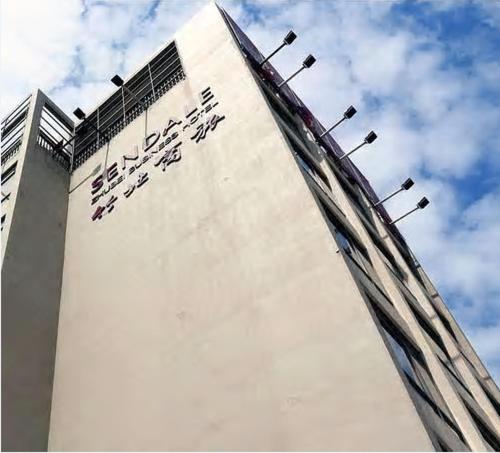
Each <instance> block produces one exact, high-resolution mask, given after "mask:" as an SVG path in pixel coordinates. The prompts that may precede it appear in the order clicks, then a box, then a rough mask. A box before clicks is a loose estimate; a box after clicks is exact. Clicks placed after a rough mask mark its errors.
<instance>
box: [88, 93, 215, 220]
mask: <svg viewBox="0 0 500 453" xmlns="http://www.w3.org/2000/svg"><path fill="white" fill-rule="evenodd" d="M199 97H200V103H199V104H198V105H195V106H193V105H191V106H188V107H186V112H185V116H184V118H183V119H180V118H178V117H171V118H170V119H169V120H168V121H167V123H166V125H165V126H164V128H162V129H160V130H156V131H153V132H152V133H151V134H149V135H148V136H147V137H145V138H144V141H143V143H142V151H139V147H138V146H137V145H136V146H134V148H133V150H132V151H131V152H130V154H124V155H123V156H122V157H121V161H120V162H114V163H113V164H111V165H110V166H108V167H107V168H106V169H105V170H104V172H103V173H102V174H100V175H99V176H97V178H95V179H94V180H93V181H92V184H91V189H90V191H91V202H90V204H91V206H92V209H93V212H92V215H91V219H92V220H93V221H98V220H101V219H102V218H103V217H104V216H106V215H108V214H111V213H112V212H113V210H114V209H115V205H118V204H120V203H121V202H123V201H124V200H126V199H128V198H130V197H133V196H134V193H135V192H136V191H138V190H141V187H143V186H144V185H145V184H148V183H149V180H150V176H152V175H153V173H155V172H157V171H159V169H161V170H162V171H163V172H165V171H167V169H168V167H169V166H170V165H174V164H176V163H178V162H179V161H180V160H181V157H182V152H181V149H182V144H183V140H185V141H188V140H189V141H192V142H193V143H194V144H197V143H199V142H200V141H202V140H205V139H206V137H207V135H209V134H210V133H212V132H213V131H214V130H215V129H216V128H217V125H218V124H219V123H220V122H221V121H223V120H224V119H225V116H224V115H220V114H218V113H214V111H213V110H214V109H215V107H217V105H219V103H218V102H217V101H216V100H215V96H214V95H213V94H212V91H211V89H210V87H208V88H206V89H204V90H203V91H202V92H201V93H200V96H199ZM181 138H182V139H181ZM151 163H152V164H151ZM150 173H151V175H150Z"/></svg>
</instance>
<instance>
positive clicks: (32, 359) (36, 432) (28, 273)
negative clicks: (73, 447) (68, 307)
mask: <svg viewBox="0 0 500 453" xmlns="http://www.w3.org/2000/svg"><path fill="white" fill-rule="evenodd" d="M31 102H32V104H31V106H30V112H29V116H28V122H27V125H26V135H25V141H24V143H23V147H24V148H23V149H22V150H21V153H22V155H20V157H19V164H18V170H17V171H18V172H20V174H19V176H18V178H19V185H18V189H17V194H16V198H15V204H14V206H13V210H12V213H11V221H10V222H11V223H10V230H9V236H8V239H7V241H6V244H5V253H4V256H3V266H2V449H3V450H12V451H20V450H24V451H33V450H46V449H47V441H48V432H49V422H50V407H51V399H52V383H53V373H54V362H55V348H56V338H57V327H58V316H59V303H60V293H61V280H62V270H63V259H64V242H65V232H66V216H67V205H68V187H69V174H68V172H67V171H66V170H65V169H64V168H62V167H61V166H60V165H59V164H58V163H57V162H56V161H54V160H53V158H52V157H51V156H50V155H49V154H48V153H47V152H46V150H44V149H43V148H41V147H40V146H39V145H37V136H38V128H39V123H40V117H41V114H42V109H43V106H44V104H45V103H46V102H48V99H47V98H46V96H45V95H44V94H43V93H41V92H40V91H38V92H37V93H36V94H35V95H34V96H33V97H32V100H31Z"/></svg>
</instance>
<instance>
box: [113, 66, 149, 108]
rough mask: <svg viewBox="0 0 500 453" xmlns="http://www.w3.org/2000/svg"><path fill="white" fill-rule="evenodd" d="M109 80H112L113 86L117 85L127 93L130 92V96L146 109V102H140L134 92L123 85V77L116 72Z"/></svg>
mask: <svg viewBox="0 0 500 453" xmlns="http://www.w3.org/2000/svg"><path fill="white" fill-rule="evenodd" d="M111 82H113V84H114V85H115V86H117V87H118V88H121V89H123V90H124V91H126V92H127V93H128V94H130V96H132V97H133V98H134V100H135V101H136V102H137V103H138V104H139V105H140V106H141V107H142V109H143V110H146V109H147V107H146V104H144V102H142V101H141V100H140V99H139V98H138V97H137V96H136V95H135V94H134V92H133V91H132V90H131V89H130V88H128V87H127V85H125V82H124V81H123V79H122V78H121V77H120V76H119V75H118V74H115V75H114V76H113V77H111Z"/></svg>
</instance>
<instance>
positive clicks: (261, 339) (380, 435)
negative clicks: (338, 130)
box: [2, 4, 500, 451]
mask: <svg viewBox="0 0 500 453" xmlns="http://www.w3.org/2000/svg"><path fill="white" fill-rule="evenodd" d="M262 60H263V57H262V55H261V54H260V53H259V51H258V50H257V49H256V48H255V47H254V46H253V44H252V43H251V41H250V40H249V39H248V38H247V37H246V36H245V35H244V34H243V33H242V32H241V30H240V29H239V28H238V26H237V25H236V24H235V23H234V22H233V21H232V20H231V18H230V17H229V16H228V15H227V14H226V13H225V12H224V11H223V10H222V9H219V8H218V7H217V6H216V5H214V4H211V5H208V6H207V7H206V8H205V9H204V10H202V11H201V12H200V13H199V14H198V15H196V16H195V17H194V18H193V19H192V20H191V21H190V22H189V23H187V24H186V25H185V26H184V27H183V28H182V29H181V30H180V31H179V32H178V33H177V34H176V35H175V37H174V41H172V42H171V43H169V44H167V45H166V46H164V47H163V48H162V49H160V50H159V51H158V52H157V53H156V54H155V55H154V56H153V57H152V58H151V59H150V60H149V61H148V62H147V64H145V65H144V66H143V67H142V68H140V69H139V70H138V71H137V72H136V73H134V74H133V75H132V76H131V77H129V78H128V79H127V80H126V81H125V86H126V87H127V88H128V89H127V90H124V89H122V88H118V89H117V90H116V91H115V92H114V93H113V94H112V95H111V96H110V97H108V98H107V99H105V100H103V102H101V103H99V104H98V106H97V107H96V109H95V110H94V111H93V112H91V113H90V114H88V116H87V117H86V118H85V120H84V121H81V122H80V123H79V124H77V125H76V126H75V125H74V124H73V122H72V121H71V120H70V119H69V118H68V117H67V116H66V115H65V114H64V113H63V112H62V111H61V110H60V109H58V108H57V106H56V105H55V104H54V103H53V102H51V101H50V99H48V98H47V97H46V96H45V95H44V94H43V93H41V92H40V91H38V92H36V93H34V94H33V95H31V96H30V97H29V98H28V99H27V100H26V101H25V102H23V103H22V104H21V105H20V106H19V107H18V108H17V109H16V110H15V111H14V112H13V113H12V114H11V115H9V116H8V117H7V118H6V119H5V120H4V122H3V123H2V142H3V143H4V145H3V147H2V236H3V237H2V239H3V240H2V448H3V449H4V450H43V449H49V450H110V451H113V450H142V451H162V450H237V451H241V450H345V451H349V450H351V451H356V450H357V451H359V450H366V451H371V450H375V451H377V450H383V451H409V450H411V451H415V450H419V451H435V450H457V451H468V450H473V451H481V450H490V451H494V450H498V449H499V445H500V444H499V438H498V436H499V428H500V419H499V401H500V392H499V390H498V387H497V386H496V384H495V382H494V381H493V379H492V378H491V376H490V375H489V373H488V371H487V370H486V369H485V367H484V366H483V364H482V363H481V361H480V359H479V358H478V356H477V355H476V353H475V352H474V350H473V348H472V347H471V345H470V343H469V342H468V340H467V338H466V337H465V336H464V334H463V332H462V331H461V329H460V327H459V326H458V325H457V323H456V322H455V320H454V318H453V316H452V315H451V313H450V311H449V310H448V309H447V307H446V305H445V304H444V302H443V300H442V299H441V297H440V295H439V293H438V292H437V290H436V288H435V287H434V286H433V285H432V283H431V282H430V280H429V279H428V277H427V276H426V274H425V272H424V271H423V269H422V267H421V266H420V265H419V264H418V262H417V261H416V259H415V257H414V256H413V254H412V252H411V250H410V249H409V248H408V246H407V244H406V242H405V241H404V239H403V238H402V237H401V235H400V234H399V232H398V231H397V229H396V228H395V227H394V226H391V225H390V219H389V218H388V216H387V213H386V212H385V211H384V210H383V208H382V207H380V206H379V207H377V208H376V209H374V208H373V206H374V204H375V203H376V202H377V200H378V199H377V198H376V195H375V194H374V193H373V190H372V189H371V187H370V186H369V184H368V183H367V181H366V180H365V179H364V178H363V176H362V175H361V174H360V173H359V171H358V170H357V169H356V167H354V165H353V164H352V163H351V162H350V161H349V159H348V158H346V159H342V161H341V160H340V157H341V156H342V155H343V152H342V150H341V149H340V147H339V146H338V144H337V143H336V142H335V140H334V139H333V138H332V137H331V136H330V135H327V136H325V137H323V138H320V135H321V134H322V132H324V130H325V129H324V128H323V127H322V126H321V125H320V124H319V123H318V121H317V120H316V119H315V118H314V116H313V115H312V114H311V112H310V111H309V110H308V109H307V107H306V106H305V105H303V104H302V102H301V101H300V99H298V98H297V96H296V95H295V94H294V93H293V92H292V91H291V90H290V88H288V86H287V85H283V86H282V87H281V88H280V87H278V85H279V84H280V82H281V81H282V79H281V77H280V76H279V74H277V72H276V71H275V70H274V68H272V66H271V65H270V64H269V63H266V64H264V65H263V66H262V67H261V65H260V62H261V61H262ZM129 90H130V91H129ZM130 92H132V93H134V96H132V95H131V94H130ZM136 98H137V99H138V100H139V101H140V102H137V99H136ZM73 136H75V137H76V138H75V139H74V140H72V137H73ZM4 198H6V199H5V200H4Z"/></svg>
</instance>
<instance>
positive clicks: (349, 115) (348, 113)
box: [319, 105, 357, 138]
mask: <svg viewBox="0 0 500 453" xmlns="http://www.w3.org/2000/svg"><path fill="white" fill-rule="evenodd" d="M356 112H357V110H356V109H355V108H354V107H353V106H352V105H351V106H350V107H349V108H348V109H347V110H346V111H345V112H344V115H343V116H342V118H340V120H338V121H337V122H336V123H335V124H334V125H333V126H332V127H331V128H330V129H328V130H326V131H325V132H323V133H322V134H321V135H320V136H319V138H323V137H324V136H325V135H326V134H328V133H329V132H331V131H333V129H335V128H336V127H337V126H338V125H339V124H340V123H342V122H343V121H345V120H348V119H349V118H352V117H353V116H354V115H355V114H356Z"/></svg>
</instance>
